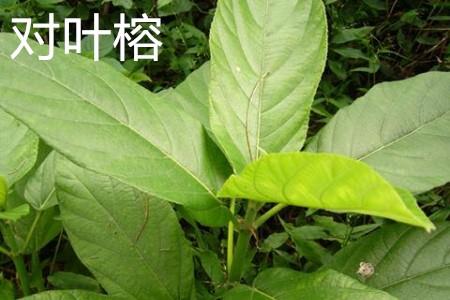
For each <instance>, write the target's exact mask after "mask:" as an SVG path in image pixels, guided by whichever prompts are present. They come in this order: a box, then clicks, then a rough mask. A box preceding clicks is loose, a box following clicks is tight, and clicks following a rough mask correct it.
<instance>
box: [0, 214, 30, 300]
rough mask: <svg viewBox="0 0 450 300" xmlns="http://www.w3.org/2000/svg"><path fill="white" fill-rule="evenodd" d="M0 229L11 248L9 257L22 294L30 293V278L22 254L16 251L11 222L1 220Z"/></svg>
mask: <svg viewBox="0 0 450 300" xmlns="http://www.w3.org/2000/svg"><path fill="white" fill-rule="evenodd" d="M0 229H1V231H2V234H3V238H4V240H5V242H6V243H7V244H8V246H9V247H10V248H11V252H10V253H11V259H12V261H13V263H14V267H15V268H16V272H17V276H18V277H19V282H20V287H21V289H22V292H23V295H24V296H28V295H30V294H31V291H30V278H29V277H28V272H27V269H26V267H25V262H24V260H23V256H22V255H20V254H18V253H17V252H18V248H19V247H18V246H17V242H16V238H15V236H14V233H13V231H12V229H11V224H9V223H8V224H4V223H3V222H0Z"/></svg>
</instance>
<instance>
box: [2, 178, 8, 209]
mask: <svg viewBox="0 0 450 300" xmlns="http://www.w3.org/2000/svg"><path fill="white" fill-rule="evenodd" d="M7 194H8V185H7V184H6V180H5V179H4V178H3V177H2V176H0V209H2V208H4V207H5V205H6V195H7Z"/></svg>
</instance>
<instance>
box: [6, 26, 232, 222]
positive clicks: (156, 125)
mask: <svg viewBox="0 0 450 300" xmlns="http://www.w3.org/2000/svg"><path fill="white" fill-rule="evenodd" d="M29 43H30V44H31V46H32V48H33V50H34V51H35V55H33V56H28V55H27V54H26V53H22V54H21V55H19V56H18V57H17V58H16V59H15V60H12V59H11V58H10V57H9V55H10V54H11V52H12V51H13V50H14V49H15V47H16V46H17V38H16V37H15V36H14V35H12V34H4V33H2V34H1V35H0V69H2V75H1V76H0V89H1V90H2V94H1V95H0V108H3V109H5V111H7V112H8V113H10V114H11V115H13V116H14V117H16V118H17V119H19V120H20V121H22V122H23V123H25V124H26V125H27V126H28V127H30V128H31V129H32V130H33V131H34V132H36V133H37V134H38V135H39V136H41V137H42V138H43V139H44V140H45V141H46V142H47V143H48V144H49V145H50V146H52V147H53V148H54V149H56V150H57V151H58V152H60V153H62V154H63V155H64V156H66V157H68V158H69V159H70V160H72V161H74V162H75V163H77V164H78V165H81V166H83V167H86V168H89V169H91V170H94V171H96V172H99V173H102V174H106V175H109V176H112V177H114V178H116V179H118V180H120V181H121V182H124V183H126V184H129V185H131V186H134V187H136V188H138V189H139V190H141V191H144V192H146V193H149V194H151V195H154V196H157V197H158V198H160V199H164V200H168V201H171V202H175V203H178V204H181V205H185V206H186V207H189V208H191V209H195V210H199V211H208V210H216V211H217V210H218V209H220V208H222V210H221V212H222V215H226V213H227V210H226V208H225V207H222V206H221V203H220V201H218V199H217V198H216V197H215V191H216V190H217V189H218V188H219V187H220V186H221V185H222V183H223V181H224V180H225V178H226V177H227V176H228V174H229V172H230V170H229V166H228V163H227V162H226V159H225V158H224V157H223V155H222V154H221V152H220V150H219V149H218V148H217V147H216V146H215V145H214V143H213V142H212V141H211V139H210V138H209V137H208V134H207V133H206V131H205V129H204V128H203V127H202V125H201V123H200V122H198V121H197V120H195V119H194V118H193V117H191V116H189V115H187V114H186V113H184V112H182V111H181V110H179V109H178V108H177V107H176V105H175V103H172V102H170V101H167V100H166V99H161V98H160V97H159V96H157V95H155V94H152V93H151V92H149V91H148V90H146V89H145V88H143V87H141V86H139V85H138V84H135V83H134V82H132V81H130V80H129V79H127V78H126V77H125V76H123V75H122V74H120V73H119V72H117V71H116V70H114V69H113V68H112V67H110V66H109V65H107V64H105V63H102V62H97V63H94V62H92V61H90V60H89V59H86V58H83V57H80V56H78V55H65V54H64V53H63V51H61V50H60V49H55V56H54V58H53V59H52V60H51V61H48V62H43V61H39V60H38V59H37V57H36V55H39V54H43V53H45V52H46V51H47V49H46V48H47V47H42V46H39V45H38V44H37V43H35V42H32V41H29ZM69 70H70V71H69ZM6 74H7V75H6ZM174 120H176V121H174Z"/></svg>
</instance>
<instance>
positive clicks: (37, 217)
mask: <svg viewBox="0 0 450 300" xmlns="http://www.w3.org/2000/svg"><path fill="white" fill-rule="evenodd" d="M41 214H42V211H38V212H37V213H36V216H35V217H34V220H33V224H31V227H30V230H29V231H28V234H27V237H26V239H25V242H24V243H23V246H22V249H20V253H23V252H25V251H26V250H27V247H28V244H29V243H30V240H31V237H32V236H33V233H34V230H35V229H36V226H37V223H38V222H39V219H40V218H41Z"/></svg>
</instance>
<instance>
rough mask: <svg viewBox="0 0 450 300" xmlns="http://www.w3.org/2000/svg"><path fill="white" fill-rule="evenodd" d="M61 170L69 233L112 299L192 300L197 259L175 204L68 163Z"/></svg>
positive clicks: (61, 201) (60, 185)
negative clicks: (149, 297)
mask: <svg viewBox="0 0 450 300" xmlns="http://www.w3.org/2000/svg"><path fill="white" fill-rule="evenodd" d="M57 170H58V173H57V174H58V176H57V180H56V183H57V195H58V201H59V206H60V210H61V219H62V221H63V224H64V229H65V230H66V232H67V234H68V236H69V239H70V242H71V244H72V246H73V248H74V250H75V252H76V253H77V255H78V257H79V258H80V260H81V261H82V262H83V264H85V265H86V267H88V268H89V270H90V271H91V272H92V274H93V275H94V276H95V278H96V279H97V280H98V281H99V283H100V284H101V285H102V287H103V288H104V289H105V290H106V291H107V292H108V294H109V295H111V296H120V297H124V298H126V299H148V296H149V295H152V296H153V297H154V298H155V299H189V297H190V295H191V292H192V288H193V262H192V253H191V249H190V247H189V245H188V244H187V242H186V240H185V239H184V234H183V231H182V230H181V228H180V226H179V224H178V220H177V218H176V215H175V213H174V212H173V210H172V208H171V206H170V204H169V203H167V202H165V201H161V200H159V199H156V198H154V197H151V196H148V195H146V194H144V193H141V192H139V191H137V190H136V189H134V188H132V187H129V186H127V185H124V184H122V183H120V182H118V181H117V180H115V179H112V178H111V177H107V176H103V175H99V174H96V173H93V172H90V171H87V170H83V169H81V168H79V167H77V166H75V165H73V164H72V163H70V162H69V161H67V160H63V159H60V160H58V161H57Z"/></svg>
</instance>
